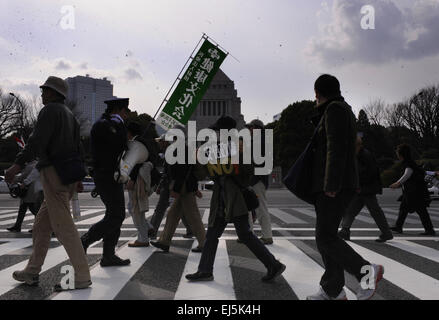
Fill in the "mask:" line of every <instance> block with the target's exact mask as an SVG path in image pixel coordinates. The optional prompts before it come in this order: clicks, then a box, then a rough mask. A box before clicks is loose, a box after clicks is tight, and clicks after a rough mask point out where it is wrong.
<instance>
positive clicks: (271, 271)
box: [262, 261, 286, 282]
mask: <svg viewBox="0 0 439 320" xmlns="http://www.w3.org/2000/svg"><path fill="white" fill-rule="evenodd" d="M285 269H286V266H285V265H284V264H283V263H280V262H279V261H277V262H276V264H275V266H274V267H271V268H268V271H267V274H266V275H265V276H263V277H262V281H265V282H268V281H272V280H274V278H276V277H278V276H280V275H281V274H282V273H283V272H284V271H285Z"/></svg>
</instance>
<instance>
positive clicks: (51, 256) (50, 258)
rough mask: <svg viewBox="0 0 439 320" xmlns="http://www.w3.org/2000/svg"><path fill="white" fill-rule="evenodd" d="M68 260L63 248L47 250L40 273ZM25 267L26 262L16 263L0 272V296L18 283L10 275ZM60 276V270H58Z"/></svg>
mask: <svg viewBox="0 0 439 320" xmlns="http://www.w3.org/2000/svg"><path fill="white" fill-rule="evenodd" d="M67 259H68V256H67V253H66V251H65V249H64V247H62V246H61V247H57V248H53V249H49V252H48V253H47V257H46V260H45V261H44V265H43V268H42V270H41V272H45V271H47V270H49V269H52V268H53V267H55V266H57V265H58V264H60V263H62V262H64V261H66V260H67ZM26 265H27V260H26V261H22V262H20V263H17V264H15V265H13V266H11V267H9V268H7V269H3V270H1V271H0V295H2V294H5V293H6V292H8V291H10V290H12V289H14V288H15V287H17V286H18V285H19V284H20V283H19V282H17V281H16V280H14V279H13V278H12V273H13V272H14V271H17V270H23V269H24V268H25V267H26ZM60 274H61V269H60Z"/></svg>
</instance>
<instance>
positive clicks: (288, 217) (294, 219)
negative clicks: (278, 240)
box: [268, 208, 308, 224]
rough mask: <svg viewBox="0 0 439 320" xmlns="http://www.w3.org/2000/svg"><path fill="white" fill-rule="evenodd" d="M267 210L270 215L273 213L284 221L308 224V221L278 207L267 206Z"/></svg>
mask: <svg viewBox="0 0 439 320" xmlns="http://www.w3.org/2000/svg"><path fill="white" fill-rule="evenodd" d="M268 212H270V213H271V214H272V215H274V216H275V217H277V218H279V219H280V220H282V221H283V222H285V223H288V224H289V223H294V224H308V222H306V221H304V220H302V219H299V218H297V217H295V216H293V215H291V214H289V213H287V212H285V211H282V210H280V209H277V208H268Z"/></svg>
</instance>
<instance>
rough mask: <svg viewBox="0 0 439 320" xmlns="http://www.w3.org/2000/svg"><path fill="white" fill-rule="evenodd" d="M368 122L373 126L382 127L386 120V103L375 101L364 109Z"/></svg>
mask: <svg viewBox="0 0 439 320" xmlns="http://www.w3.org/2000/svg"><path fill="white" fill-rule="evenodd" d="M364 111H365V112H366V114H367V117H368V119H369V121H370V122H371V123H372V124H375V125H384V122H385V118H386V103H385V102H384V100H382V99H380V98H378V99H375V100H373V101H371V102H369V104H368V105H367V106H366V107H365V108H364Z"/></svg>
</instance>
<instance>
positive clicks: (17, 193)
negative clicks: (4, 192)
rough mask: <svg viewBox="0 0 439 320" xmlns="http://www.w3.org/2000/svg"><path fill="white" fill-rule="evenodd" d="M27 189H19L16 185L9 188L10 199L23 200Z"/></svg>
mask: <svg viewBox="0 0 439 320" xmlns="http://www.w3.org/2000/svg"><path fill="white" fill-rule="evenodd" d="M27 190H28V187H24V188H21V187H20V185H19V184H18V183H14V184H12V185H10V186H9V194H10V195H11V197H12V198H24V197H25V196H26V194H27Z"/></svg>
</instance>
